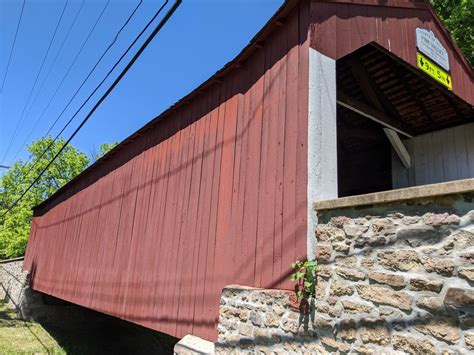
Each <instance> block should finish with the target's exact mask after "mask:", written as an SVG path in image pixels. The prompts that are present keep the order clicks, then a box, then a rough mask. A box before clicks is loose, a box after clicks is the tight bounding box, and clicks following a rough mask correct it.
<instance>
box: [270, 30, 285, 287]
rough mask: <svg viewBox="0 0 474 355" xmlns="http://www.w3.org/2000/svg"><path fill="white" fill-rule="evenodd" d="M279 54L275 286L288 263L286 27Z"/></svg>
mask: <svg viewBox="0 0 474 355" xmlns="http://www.w3.org/2000/svg"><path fill="white" fill-rule="evenodd" d="M278 48H279V50H278V52H277V53H278V56H279V57H281V59H280V69H279V71H278V73H277V75H278V81H279V88H278V93H277V95H278V104H277V106H278V115H277V120H278V121H277V147H276V151H277V157H276V171H275V190H274V205H275V212H274V218H275V224H274V229H275V243H274V248H273V280H274V281H273V282H274V284H275V287H281V284H282V280H281V275H282V273H283V270H284V268H286V265H283V262H282V260H283V257H282V256H283V253H284V240H283V238H284V233H283V229H284V225H285V221H284V218H283V192H284V185H283V184H284V170H285V169H284V168H285V146H286V142H285V137H286V135H285V132H286V90H287V72H288V56H287V48H288V32H287V30H286V28H284V29H282V30H281V34H280V36H279V45H278Z"/></svg>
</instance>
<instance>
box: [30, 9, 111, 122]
mask: <svg viewBox="0 0 474 355" xmlns="http://www.w3.org/2000/svg"><path fill="white" fill-rule="evenodd" d="M109 3H110V0H107V3H106V4H105V6H104V8H103V9H102V11H101V13H100V14H99V17H97V19H96V21H95V23H94V25H93V26H92V28H91V29H90V30H89V34H88V35H87V37H86V39H85V40H84V41H83V42H82V45H81V47H80V48H79V51H78V52H77V53H76V56H75V57H74V59H73V61H72V63H71V64H70V65H69V68H68V69H67V70H66V73H65V74H64V75H63V77H62V79H61V82H60V83H59V85H58V87H57V88H56V90H55V91H54V93H53V96H51V99H50V100H49V102H48V103H47V105H46V107H45V108H44V109H43V111H42V112H41V114H40V116H39V117H38V119H37V121H39V120H40V119H41V118H43V116H44V114H45V113H46V111H47V110H48V108H49V106H50V105H51V102H52V101H53V100H54V98H55V97H56V94H57V93H58V91H59V89H60V88H61V86H62V85H63V83H64V80H66V78H67V76H68V75H69V73H70V71H71V69H72V67H73V66H74V64H75V63H76V61H77V59H78V58H79V56H80V55H81V53H82V50H83V49H84V47H85V46H86V44H87V42H88V41H89V38H90V37H91V35H92V33H93V32H94V30H95V28H96V27H97V24H98V23H99V21H100V19H101V18H102V15H103V14H104V12H105V9H107V7H108V6H109Z"/></svg>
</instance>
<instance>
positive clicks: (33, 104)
mask: <svg viewBox="0 0 474 355" xmlns="http://www.w3.org/2000/svg"><path fill="white" fill-rule="evenodd" d="M84 3H85V0H82V2H81V5H80V6H79V9H78V10H77V11H76V15H75V16H74V19H73V20H72V22H71V24H70V25H69V28H68V30H67V33H66V36H64V39H63V41H62V42H61V44H60V46H59V49H58V51H57V53H56V56H55V57H54V59H53V61H52V63H51V65H50V67H49V69H48V72H47V73H46V75H45V77H44V79H43V81H42V83H41V85H40V88H39V89H38V91H37V92H36V95H35V97H34V98H33V102H32V103H31V105H30V108H29V109H28V112H27V113H26V119H28V117H29V115H30V113H31V109H32V108H33V107H34V106H35V104H36V101H37V100H38V97H39V94H40V93H42V90H43V87H44V84H45V83H46V82H47V80H48V78H49V75H50V74H51V71H52V69H53V68H54V67H55V64H56V62H57V60H58V58H59V55H60V54H61V52H62V50H63V47H64V44H65V43H66V41H67V39H68V38H69V36H70V35H71V32H72V29H73V27H74V25H75V24H76V21H77V19H78V18H79V14H80V13H81V11H82V8H83V7H84ZM39 121H40V120H39V118H38V119H37V120H36V122H35V124H34V127H33V129H31V131H30V133H29V134H28V138H27V139H25V142H24V143H23V144H22V145H21V147H20V149H18V151H17V152H16V154H15V155H14V156H13V159H12V161H14V160H15V159H16V157H17V156H18V154H19V153H20V151H21V150H22V148H23V147H24V146H25V144H26V142H27V141H28V139H29V138H30V136H31V134H32V133H33V131H34V130H35V128H36V126H37V125H38V123H39Z"/></svg>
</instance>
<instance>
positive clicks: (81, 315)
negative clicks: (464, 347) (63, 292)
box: [0, 298, 178, 355]
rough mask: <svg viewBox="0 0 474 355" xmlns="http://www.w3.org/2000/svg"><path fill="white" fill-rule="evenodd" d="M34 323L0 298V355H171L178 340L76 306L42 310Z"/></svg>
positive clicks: (48, 307) (46, 307)
mask: <svg viewBox="0 0 474 355" xmlns="http://www.w3.org/2000/svg"><path fill="white" fill-rule="evenodd" d="M39 319H40V320H39V321H38V322H28V321H24V320H22V319H21V318H19V317H18V316H17V314H16V312H15V311H14V310H12V309H11V308H10V307H9V306H7V305H6V304H5V302H3V300H2V299H1V298H0V355H7V354H8V355H9V354H15V355H17V354H54V355H56V354H81V355H82V354H87V355H91V354H92V355H93V354H100V355H103V354H114V355H120V354H126V355H128V354H133V355H140V354H146V355H149V354H172V353H173V346H174V344H175V343H176V342H177V341H178V339H176V338H173V337H170V336H167V335H165V334H163V333H159V332H155V331H153V330H151V329H147V328H144V327H140V326H138V325H136V324H132V323H129V322H126V321H123V320H120V319H118V318H114V317H111V316H107V315H105V314H102V313H98V312H95V311H92V310H89V309H87V308H83V307H80V306H76V305H72V304H70V305H68V306H45V307H44V308H43V315H40V317H39Z"/></svg>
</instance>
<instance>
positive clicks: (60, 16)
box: [2, 0, 69, 160]
mask: <svg viewBox="0 0 474 355" xmlns="http://www.w3.org/2000/svg"><path fill="white" fill-rule="evenodd" d="M68 2H69V0H66V1H65V2H64V6H63V9H62V11H61V15H59V19H58V22H57V23H56V27H55V29H54V32H53V36H52V37H51V40H50V41H49V45H48V49H47V50H46V54H45V55H44V57H43V61H42V62H41V66H40V68H39V70H38V73H37V74H36V78H35V81H34V83H33V86H32V87H31V90H30V93H29V94H28V99H27V100H26V102H25V105H24V106H23V109H22V110H21V114H20V118H19V119H18V122H17V124H16V127H15V131H14V132H13V135H12V137H11V138H10V143H9V145H8V147H7V150H6V151H5V154H4V155H3V158H2V160H5V157H6V156H7V154H8V152H9V151H10V148H11V147H12V144H13V141H14V140H15V137H16V134H17V132H18V128H20V126H21V125H22V123H23V117H24V114H25V110H26V107H27V106H28V104H29V103H30V99H31V95H32V94H33V91H34V90H35V88H36V84H37V83H38V79H39V76H40V74H41V72H42V71H43V67H44V63H45V62H46V58H48V54H49V51H50V50H51V46H52V44H53V42H54V39H55V38H56V34H57V33H58V28H59V25H60V24H61V20H62V19H63V16H64V12H65V11H66V7H67V4H68Z"/></svg>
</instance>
